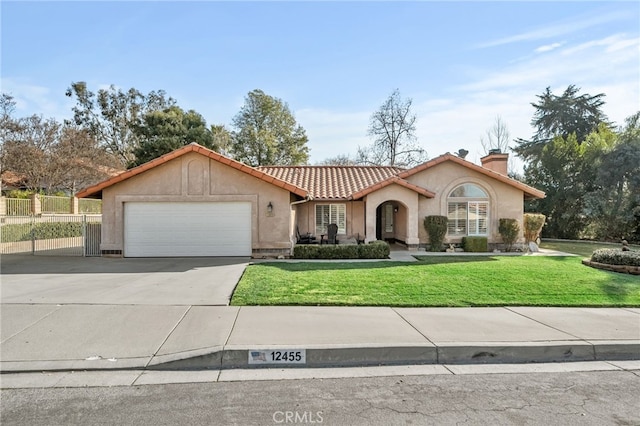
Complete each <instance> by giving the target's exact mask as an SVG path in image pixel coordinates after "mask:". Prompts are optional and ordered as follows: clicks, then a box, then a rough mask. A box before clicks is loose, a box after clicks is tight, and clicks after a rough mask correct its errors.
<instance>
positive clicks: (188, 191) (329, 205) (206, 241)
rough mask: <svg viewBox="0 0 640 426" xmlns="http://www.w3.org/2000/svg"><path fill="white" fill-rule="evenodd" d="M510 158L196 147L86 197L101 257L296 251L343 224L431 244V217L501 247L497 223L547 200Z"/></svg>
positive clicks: (451, 234)
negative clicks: (281, 162)
mask: <svg viewBox="0 0 640 426" xmlns="http://www.w3.org/2000/svg"><path fill="white" fill-rule="evenodd" d="M507 160H508V154H502V153H492V154H489V155H487V156H485V157H483V158H482V160H481V161H482V166H479V165H477V164H474V163H471V162H469V161H466V160H464V159H462V158H459V157H457V156H455V155H452V154H449V153H446V154H444V155H441V156H439V157H436V158H434V159H432V160H429V161H427V162H425V163H423V164H420V165H418V166H416V167H413V168H411V169H401V168H397V167H379V166H264V167H250V166H247V165H245V164H243V163H240V162H238V161H235V160H232V159H231V158H228V157H225V156H223V155H221V154H219V153H217V152H214V151H211V150H209V149H207V148H204V147H202V146H200V145H197V144H190V145H187V146H184V147H182V148H180V149H178V150H175V151H173V152H171V153H169V154H166V155H163V156H162V157H159V158H156V159H155V160H153V161H150V162H148V163H146V164H143V165H141V166H138V167H136V168H133V169H130V170H127V171H125V172H123V173H121V174H118V175H117V176H114V177H112V178H110V179H108V180H106V181H104V182H101V183H99V184H97V185H94V186H92V187H90V188H87V189H85V190H83V191H82V192H80V193H79V194H77V195H78V197H80V198H85V197H93V198H102V202H103V206H102V242H101V245H100V248H101V252H102V254H103V255H121V256H125V257H172V256H251V255H263V254H285V255H286V254H289V253H291V250H292V248H293V246H294V245H295V244H296V241H297V235H298V233H301V234H306V233H311V234H315V235H316V236H317V238H318V240H320V239H321V236H322V235H323V234H326V233H327V226H328V225H329V224H330V223H335V224H337V226H338V239H341V238H342V239H345V238H346V237H349V238H353V237H355V238H357V239H358V240H364V241H366V242H369V241H374V240H381V239H384V240H391V241H396V242H399V243H402V244H405V245H406V246H408V247H410V248H416V247H419V246H420V247H424V246H426V245H427V244H428V243H429V239H428V236H427V233H426V231H425V230H424V227H423V220H424V218H425V216H428V215H442V216H448V218H449V227H448V233H447V237H446V242H447V243H458V242H460V241H461V239H462V237H464V236H467V235H469V236H471V235H474V236H476V235H479V236H486V237H487V238H488V241H489V243H490V244H498V243H500V242H501V238H500V235H499V233H498V222H499V219H500V218H514V219H517V220H518V222H519V223H520V225H522V218H523V204H524V200H526V199H535V198H541V197H544V195H545V194H544V193H543V192H542V191H539V190H537V189H535V188H532V187H530V186H528V185H525V184H523V183H521V182H519V181H517V180H514V179H511V178H509V177H508V176H507Z"/></svg>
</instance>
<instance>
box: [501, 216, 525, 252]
mask: <svg viewBox="0 0 640 426" xmlns="http://www.w3.org/2000/svg"><path fill="white" fill-rule="evenodd" d="M499 223H500V224H499V226H498V232H499V233H500V236H501V237H502V242H503V243H504V249H505V251H511V248H512V247H513V243H515V242H516V240H517V239H518V233H519V232H520V225H519V224H518V221H517V220H516V219H505V218H501V219H500V221H499Z"/></svg>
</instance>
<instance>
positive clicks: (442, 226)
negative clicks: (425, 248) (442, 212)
mask: <svg viewBox="0 0 640 426" xmlns="http://www.w3.org/2000/svg"><path fill="white" fill-rule="evenodd" d="M448 222H449V219H448V218H447V217H446V216H425V218H424V229H425V230H426V231H427V234H428V235H429V251H442V243H443V242H444V237H445V235H447V223H448Z"/></svg>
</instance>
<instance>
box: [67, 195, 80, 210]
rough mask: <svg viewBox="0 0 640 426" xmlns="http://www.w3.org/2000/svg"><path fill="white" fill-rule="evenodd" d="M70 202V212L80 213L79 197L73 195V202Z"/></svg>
mask: <svg viewBox="0 0 640 426" xmlns="http://www.w3.org/2000/svg"><path fill="white" fill-rule="evenodd" d="M69 204H71V211H70V212H69V213H71V214H78V211H79V210H80V207H79V202H78V197H71V202H70V203H69Z"/></svg>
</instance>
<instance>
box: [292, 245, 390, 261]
mask: <svg viewBox="0 0 640 426" xmlns="http://www.w3.org/2000/svg"><path fill="white" fill-rule="evenodd" d="M389 251H390V249H389V244H387V243H386V242H384V241H374V242H372V243H370V244H358V245H355V244H337V245H332V244H323V245H318V244H298V245H296V246H295V247H294V248H293V257H294V259H386V258H387V257H389Z"/></svg>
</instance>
